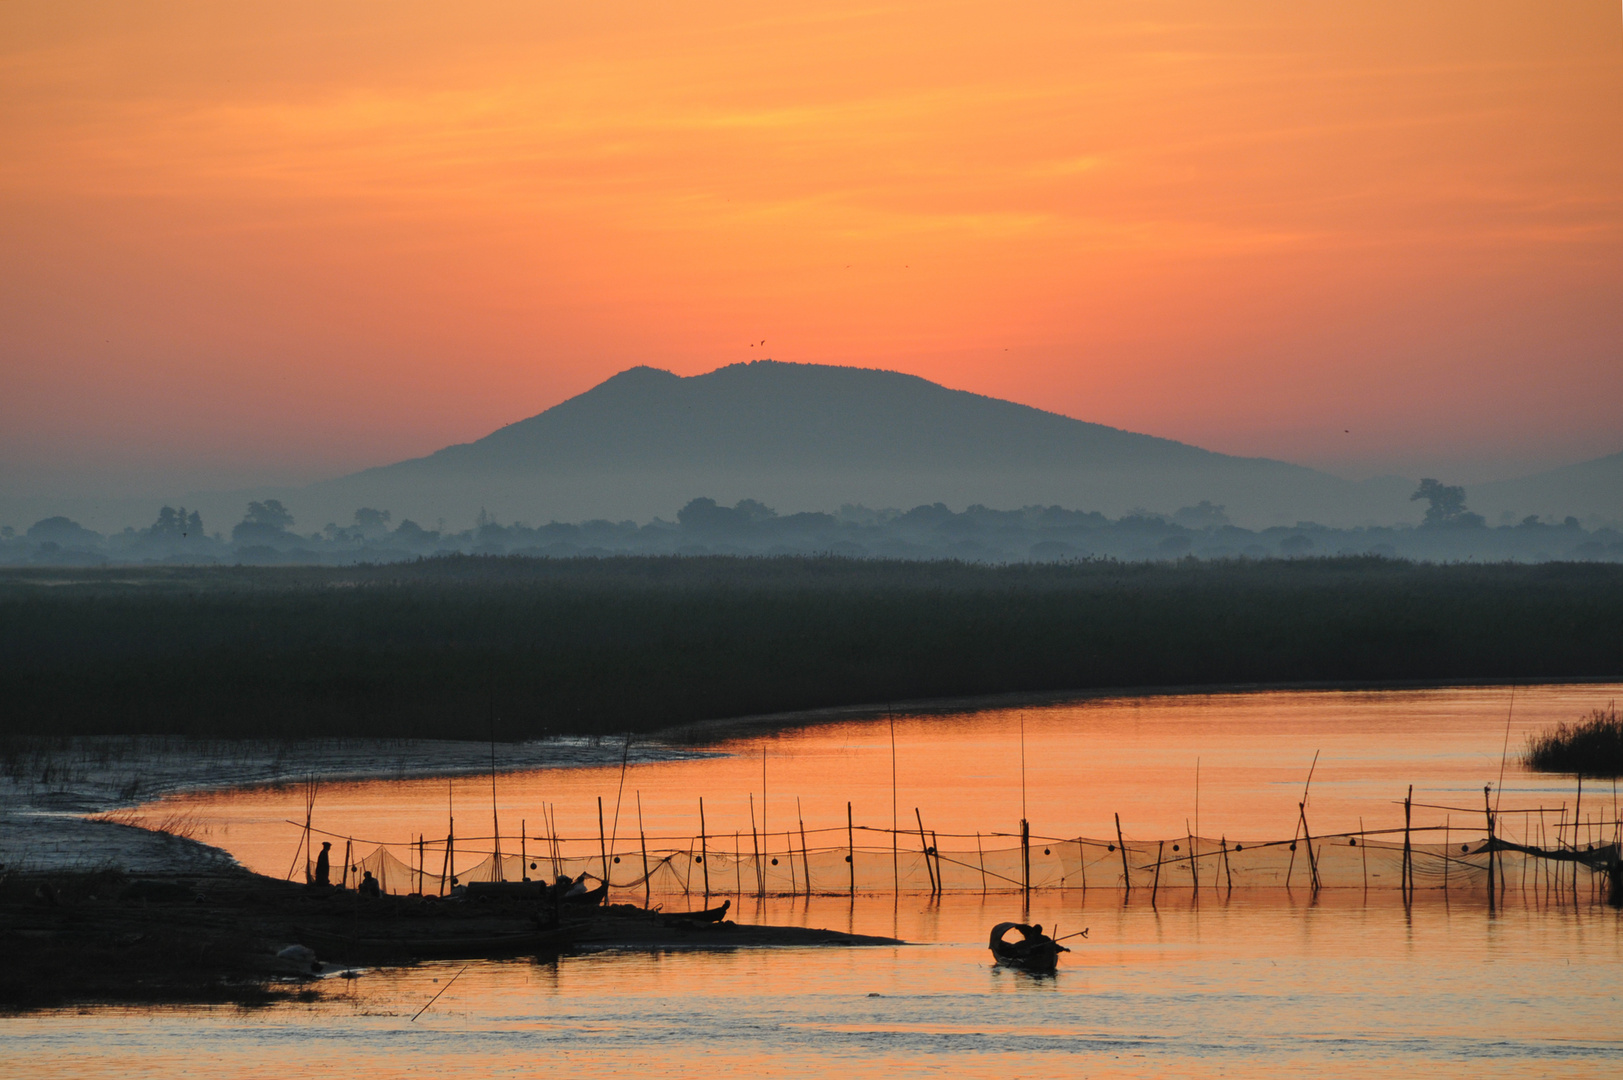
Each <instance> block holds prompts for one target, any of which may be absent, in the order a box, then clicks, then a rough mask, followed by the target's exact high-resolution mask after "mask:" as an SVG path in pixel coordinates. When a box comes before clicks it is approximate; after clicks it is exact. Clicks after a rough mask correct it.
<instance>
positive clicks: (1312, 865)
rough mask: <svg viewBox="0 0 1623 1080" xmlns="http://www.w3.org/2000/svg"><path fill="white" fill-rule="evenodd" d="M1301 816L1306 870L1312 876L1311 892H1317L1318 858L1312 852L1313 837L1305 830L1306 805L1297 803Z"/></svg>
mask: <svg viewBox="0 0 1623 1080" xmlns="http://www.w3.org/2000/svg"><path fill="white" fill-rule="evenodd" d="M1296 809H1297V811H1298V812H1299V813H1300V814H1301V815H1302V839H1303V840H1304V841H1305V842H1306V843H1307V868H1308V870H1309V871H1310V872H1311V873H1312V875H1313V891H1314V892H1318V891H1319V857H1318V856H1317V855H1316V854H1314V852H1313V835H1312V834H1311V833H1310V832H1308V830H1307V803H1305V802H1304V803H1298V804H1297V807H1296Z"/></svg>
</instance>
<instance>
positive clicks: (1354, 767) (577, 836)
mask: <svg viewBox="0 0 1623 1080" xmlns="http://www.w3.org/2000/svg"><path fill="white" fill-rule="evenodd" d="M1620 689H1623V687H1620V686H1618V685H1570V686H1542V687H1533V688H1519V689H1517V690H1516V691H1515V700H1514V704H1512V701H1511V696H1512V693H1511V691H1510V690H1509V689H1508V688H1503V687H1497V688H1465V689H1446V690H1414V691H1375V692H1327V691H1316V692H1269V693H1250V694H1224V695H1200V696H1173V697H1148V698H1133V699H1113V700H1100V701H1087V702H1079V703H1069V704H1061V705H1048V706H1043V707H1039V708H1029V709H1023V710H1016V709H998V710H981V711H972V712H965V713H961V714H950V715H938V716H898V717H897V718H896V721H895V740H896V759H895V760H896V765H895V768H896V785H897V793H896V802H895V810H896V815H897V820H898V823H899V824H900V826H901V827H902V828H904V829H905V828H913V827H914V826H915V822H916V821H917V818H916V817H915V812H916V813H917V814H918V815H919V816H921V817H922V818H923V821H924V824H925V826H926V828H927V829H930V830H933V831H935V832H937V833H939V834H940V835H941V836H942V837H943V841H942V843H943V847H945V846H946V845H947V840H946V837H948V835H949V834H962V835H964V836H966V837H973V836H974V834H976V833H977V832H979V833H983V834H993V833H1002V834H1011V833H1015V832H1017V831H1018V823H1019V820H1020V818H1021V814H1022V799H1024V802H1025V812H1026V815H1027V816H1028V817H1029V819H1030V821H1031V822H1032V829H1033V832H1034V833H1035V834H1036V835H1039V836H1054V837H1074V836H1079V835H1080V836H1089V837H1099V838H1106V837H1111V836H1112V835H1113V833H1114V829H1115V824H1114V817H1113V815H1116V814H1119V815H1120V817H1121V824H1122V828H1123V830H1124V832H1125V834H1126V835H1127V837H1128V839H1129V840H1132V839H1134V838H1138V839H1150V840H1154V839H1156V838H1172V837H1181V836H1183V835H1185V832H1186V829H1195V828H1196V827H1197V823H1198V829H1199V831H1200V833H1201V834H1202V835H1204V836H1208V837H1218V836H1226V837H1228V838H1230V839H1231V840H1235V839H1239V840H1244V841H1255V840H1266V839H1280V838H1288V836H1289V835H1290V834H1291V833H1292V831H1293V827H1294V826H1295V824H1296V817H1297V803H1298V801H1299V800H1300V799H1301V796H1302V791H1303V786H1304V783H1305V782H1306V780H1307V774H1308V769H1309V766H1310V764H1311V763H1312V761H1313V759H1314V755H1315V753H1317V754H1318V755H1319V756H1318V764H1317V767H1316V769H1315V771H1314V774H1313V781H1312V788H1311V793H1310V797H1309V800H1308V804H1307V813H1308V815H1309V818H1310V821H1311V823H1312V825H1313V827H1314V831H1315V833H1318V834H1322V833H1325V832H1333V831H1342V830H1349V831H1350V830H1354V829H1357V828H1359V827H1360V823H1362V824H1363V825H1365V826H1367V827H1368V828H1371V829H1377V828H1394V827H1398V826H1401V824H1402V820H1403V815H1402V809H1401V806H1400V805H1399V803H1400V801H1401V799H1402V798H1403V796H1404V794H1405V792H1406V791H1407V788H1408V786H1409V785H1410V784H1413V785H1414V789H1415V799H1416V801H1417V802H1420V803H1434V804H1439V805H1448V806H1457V807H1461V808H1464V809H1463V811H1462V812H1456V813H1447V812H1444V811H1429V810H1428V811H1422V812H1419V814H1418V815H1417V819H1416V820H1417V823H1419V822H1420V821H1426V822H1434V823H1436V824H1439V825H1440V824H1442V823H1443V822H1444V820H1445V819H1448V820H1451V821H1453V822H1455V823H1456V824H1458V825H1459V827H1460V828H1461V829H1462V830H1474V831H1476V832H1478V833H1480V832H1481V830H1482V814H1481V812H1480V811H1479V810H1477V809H1475V808H1478V807H1481V806H1482V805H1483V791H1482V789H1483V786H1484V785H1487V784H1493V785H1495V786H1497V785H1498V782H1499V777H1500V771H1501V767H1502V755H1503V752H1504V750H1505V747H1506V745H1507V725H1506V720H1507V714H1508V717H1509V721H1510V723H1509V728H1508V746H1509V759H1508V762H1506V763H1504V764H1503V768H1504V785H1503V794H1502V795H1497V796H1495V798H1496V799H1499V800H1502V804H1501V805H1502V808H1503V809H1505V810H1507V811H1508V810H1510V809H1512V808H1520V807H1524V806H1534V805H1542V806H1548V807H1559V806H1562V805H1563V804H1565V805H1566V806H1568V807H1569V808H1570V806H1571V804H1572V802H1573V799H1574V791H1573V790H1572V783H1571V781H1570V779H1568V778H1565V777H1559V776H1547V775H1540V774H1532V773H1528V772H1526V771H1525V770H1523V769H1521V768H1520V766H1519V765H1518V763H1517V755H1518V752H1519V751H1520V749H1521V747H1522V746H1523V744H1524V742H1525V738H1526V735H1527V733H1528V732H1530V731H1534V730H1537V729H1539V728H1542V727H1544V726H1546V725H1549V724H1552V723H1555V722H1557V721H1563V720H1572V719H1574V718H1576V717H1577V716H1580V715H1582V714H1584V713H1586V712H1587V711H1588V710H1589V709H1590V708H1593V707H1596V706H1598V705H1603V704H1605V703H1606V702H1607V701H1608V700H1610V699H1612V698H1614V697H1617V696H1619V691H1620ZM1022 725H1023V727H1024V741H1025V755H1024V759H1025V784H1024V793H1022V785H1021V749H1020V743H1021V729H1022ZM714 749H716V750H718V751H720V752H721V753H720V756H716V757H712V758H705V759H699V760H685V761H676V762H666V763H655V764H642V765H633V766H631V767H630V768H629V769H628V770H627V771H626V775H625V780H624V788H623V791H622V790H621V786H620V785H621V776H620V770H619V769H618V768H617V767H613V768H595V767H594V768H570V769H543V770H537V771H531V772H521V773H512V774H502V775H501V776H499V777H498V778H497V782H496V806H497V810H498V812H499V817H500V821H501V829H502V833H503V835H504V837H505V839H504V840H503V848H504V850H506V851H507V852H508V853H509V854H512V853H514V852H516V851H517V850H518V846H519V841H518V839H517V834H518V832H519V826H520V823H521V822H523V823H524V826H525V830H526V832H527V834H528V839H527V840H526V842H525V844H526V850H527V851H528V852H529V853H530V854H531V857H532V858H534V857H535V855H536V853H537V851H538V850H539V849H540V848H541V847H542V845H543V843H544V841H543V840H542V839H541V838H542V836H543V834H545V833H546V832H547V827H546V825H545V824H544V821H545V820H546V819H545V811H544V809H543V808H544V807H551V808H552V813H553V816H554V818H555V820H556V822H557V824H558V828H559V830H560V831H561V832H562V833H563V834H564V835H566V836H568V837H571V838H573V839H572V844H571V846H570V850H573V851H575V852H576V853H578V854H581V855H585V854H587V853H591V854H592V855H594V856H595V855H596V853H597V850H598V847H599V834H598V818H597V806H598V804H597V800H598V799H599V798H602V800H603V805H604V815H605V828H606V830H607V831H608V832H610V833H611V834H612V835H613V836H614V840H613V843H614V845H615V848H616V851H618V852H620V853H622V854H624V855H626V856H628V857H630V856H631V854H632V852H634V851H635V850H636V849H637V847H638V844H639V841H638V839H637V835H638V827H639V823H638V813H639V809H638V807H639V803H640V814H641V824H642V828H643V830H644V831H645V832H646V833H647V834H648V836H649V838H650V845H651V846H656V845H660V844H661V843H663V842H664V841H663V840H662V839H661V838H675V842H676V844H677V845H678V846H682V845H685V844H687V843H688V842H689V839H688V838H691V837H693V836H695V835H697V833H698V831H699V818H698V800H699V798H700V797H701V796H702V797H703V798H704V800H705V813H706V826H707V831H708V833H709V835H710V836H711V837H712V838H714V839H712V841H711V844H712V849H713V850H715V849H720V850H722V851H727V850H729V849H730V848H731V847H732V845H733V844H735V843H737V844H738V845H739V846H740V848H741V849H742V850H743V851H745V852H747V851H748V850H749V847H750V832H751V828H752V825H751V812H752V808H753V813H754V815H755V827H756V828H760V825H761V821H762V819H763V818H764V819H765V828H766V830H768V831H770V832H771V834H772V836H773V839H772V841H771V843H772V847H773V850H774V851H781V850H783V848H784V847H785V846H787V845H789V844H790V843H794V844H798V842H799V832H798V830H799V826H800V823H801V822H802V821H804V824H805V827H806V829H807V830H809V831H810V832H811V833H812V835H813V836H814V837H815V836H816V835H817V834H818V830H828V831H827V832H825V833H823V834H822V835H823V836H824V837H825V838H826V839H827V840H829V842H831V843H833V842H836V841H837V843H838V844H840V845H843V844H844V843H845V839H844V836H845V828H846V803H847V801H849V802H850V803H851V806H852V813H853V815H854V817H855V820H856V822H857V824H858V825H859V826H860V825H864V824H867V825H873V826H879V827H889V826H890V824H891V821H892V793H891V767H892V760H891V729H890V725H889V724H888V723H887V722H886V721H885V720H884V719H880V720H875V721H862V722H847V723H835V724H828V725H820V726H815V727H807V728H802V729H797V730H793V731H788V732H785V733H782V734H777V735H767V736H752V737H748V738H739V739H732V740H728V741H726V742H723V743H721V744H719V745H718V746H716V747H715V748H714ZM763 751H764V752H765V778H764V787H765V797H764V798H763V796H762V789H763V776H762V767H763V757H762V755H763ZM1197 762H1198V767H1199V799H1198V806H1197V800H1196V769H1197ZM617 802H618V804H619V813H618V819H617V820H616V812H615V807H616V803H617ZM448 804H449V807H448ZM1584 806H1585V808H1586V810H1585V816H1586V817H1589V816H1591V815H1592V816H1593V817H1594V819H1595V820H1594V822H1593V824H1592V825H1591V826H1590V829H1591V832H1590V833H1589V834H1588V835H1591V836H1593V838H1594V839H1596V840H1600V839H1601V838H1602V837H1603V836H1604V837H1605V838H1607V839H1609V838H1610V837H1611V835H1612V832H1611V830H1612V824H1611V823H1612V822H1614V821H1615V820H1616V794H1615V789H1614V787H1613V786H1612V785H1611V784H1609V783H1608V784H1607V785H1605V786H1604V787H1596V786H1595V785H1594V784H1591V785H1590V787H1589V790H1588V792H1587V793H1586V798H1585V802H1584ZM448 809H449V811H454V814H455V818H456V832H457V834H458V836H459V837H464V838H468V839H464V840H462V841H460V842H459V845H458V863H457V865H458V866H465V865H468V864H469V863H471V862H473V861H475V860H476V859H477V858H479V857H481V855H480V853H481V852H483V851H488V850H489V848H490V842H489V839H488V838H489V837H490V835H491V832H492V806H491V781H490V778H489V776H471V777H462V778H457V779H455V780H447V779H444V778H439V779H428V780H386V781H385V780H379V781H366V782H346V783H330V784H324V785H323V786H322V787H321V788H320V792H319V795H318V799H317V803H316V808H315V815H314V824H315V826H316V828H318V829H323V830H326V831H328V832H331V833H333V834H336V835H337V836H339V837H351V836H352V837H355V838H356V842H357V847H358V848H364V847H366V846H368V845H370V844H372V843H374V842H388V843H391V844H398V845H400V846H401V848H402V854H404V848H405V846H406V845H407V844H409V842H410V841H411V840H412V839H413V838H415V837H416V836H417V835H418V834H420V833H422V834H427V835H428V837H429V838H430V840H431V841H433V840H435V839H436V838H438V839H440V840H443V837H444V835H445V832H446V829H447V818H448V816H449V813H448ZM143 812H144V813H145V814H146V816H147V818H148V819H149V820H158V819H161V818H164V817H168V816H171V815H172V814H174V813H176V812H179V813H182V814H184V815H188V816H190V817H191V818H192V819H193V820H194V821H195V822H196V823H197V825H198V828H199V831H198V838H199V839H203V840H206V841H207V842H210V843H214V844H217V845H219V846H221V847H223V848H225V849H226V850H228V851H230V852H231V853H232V854H233V855H235V856H236V857H237V858H239V859H240V860H241V861H242V862H243V863H244V864H246V865H247V866H249V867H251V868H253V869H255V870H259V871H262V872H265V873H271V874H276V875H278V876H280V875H284V874H286V873H287V872H288V870H289V867H290V865H291V862H292V859H293V855H294V850H295V847H296V845H297V842H298V839H299V829H298V828H297V827H296V826H294V825H291V824H289V823H288V822H289V821H292V820H300V819H302V817H303V804H302V795H301V793H300V792H299V791H297V790H295V789H292V788H281V789H276V788H262V789H251V790H246V791H232V792H221V793H210V794H201V795H190V796H183V797H176V798H171V799H166V800H163V801H161V802H160V803H156V804H151V805H149V806H148V807H145V808H143ZM1554 820H1555V819H1554V815H1553V814H1552V815H1551V816H1550V819H1549V824H1550V825H1551V826H1552V827H1553V825H1554ZM1529 828H1532V829H1536V825H1534V824H1533V823H1531V821H1530V819H1523V818H1521V817H1519V816H1515V815H1511V814H1508V813H1507V815H1506V819H1505V824H1504V829H1507V830H1514V831H1517V832H1520V831H1521V830H1523V829H1529ZM785 830H790V831H792V832H793V834H794V835H793V836H792V837H789V836H786V835H785ZM735 834H736V836H737V839H735ZM477 838H482V839H477ZM1569 838H1570V837H1569ZM1532 839H1534V840H1535V841H1536V840H1537V839H1538V837H1537V836H1536V835H1534V836H1533V837H1532ZM869 842H870V843H873V842H875V841H872V840H870V841H869ZM883 842H884V843H888V840H886V841H883ZM960 842H963V843H968V844H970V845H972V844H973V843H974V841H973V840H972V839H971V840H967V841H960ZM1007 842H1008V841H1006V840H1005V841H1004V843H1005V844H1006V843H1007ZM817 843H818V841H817V840H816V839H814V840H813V846H814V847H815V846H816V845H817ZM858 843H859V845H861V844H862V843H863V841H862V840H861V839H860V838H859V841H858ZM987 843H988V844H989V845H991V844H993V843H995V841H994V840H992V838H991V837H990V836H988V839H987ZM342 846H343V844H342V841H340V844H339V847H340V849H342ZM834 887H836V888H838V887H840V883H834ZM715 891H717V892H724V891H731V886H730V885H727V884H724V883H717V884H716V887H715Z"/></svg>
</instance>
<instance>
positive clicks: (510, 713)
mask: <svg viewBox="0 0 1623 1080" xmlns="http://www.w3.org/2000/svg"><path fill="white" fill-rule="evenodd" d="M731 509H736V508H731ZM46 586H49V587H46ZM0 654H3V655H5V656H6V657H7V659H8V660H9V661H10V662H9V663H7V664H0V733H10V734H18V735H21V734H54V735H65V734H72V733H85V734H117V733H125V734H128V733H143V732H144V733H172V734H181V735H197V736H208V737H219V736H253V737H267V736H269V737H278V736H305V735H327V736H332V735H377V736H409V735H422V736H436V737H448V738H485V737H488V736H490V735H492V734H494V735H495V736H496V737H498V738H504V739H517V738H529V737H533V736H537V735H544V734H548V733H553V734H558V733H566V732H579V733H587V734H599V735H603V734H613V733H620V732H625V731H627V730H631V729H635V730H640V731H652V730H657V729H661V728H664V727H667V726H669V725H672V724H680V723H685V722H690V721H699V720H708V719H715V718H719V717H729V716H742V715H748V714H752V713H768V712H777V711H782V710H790V709H803V708H815V707H822V706H836V705H854V704H860V703H884V702H905V701H908V700H910V699H920V698H951V697H957V696H960V695H970V694H995V693H1007V692H1016V691H1029V692H1054V693H1067V692H1072V691H1077V690H1085V689H1090V688H1096V689H1105V688H1114V689H1122V688H1129V687H1147V686H1209V685H1219V684H1234V683H1301V682H1345V683H1356V684H1367V683H1369V682H1375V681H1385V680H1397V681H1403V680H1439V681H1455V682H1476V681H1481V680H1484V679H1488V680H1527V681H1550V680H1558V679H1566V678H1581V677H1600V678H1607V677H1609V678H1615V677H1616V676H1617V675H1618V674H1619V665H1620V664H1623V566H1618V565H1615V564H1579V563H1548V564H1543V565H1525V564H1523V565H1517V564H1496V565H1465V564H1456V565H1448V566H1442V565H1434V564H1424V563H1409V562H1399V561H1394V560H1389V559H1369V558H1349V559H1275V560H1269V561H1265V562H1264V561H1259V562H1250V561H1239V560H1236V561H1218V562H1203V561H1199V560H1178V561H1173V562H1111V561H1091V562H1069V563H1034V562H1026V563H1021V564H1016V565H1007V566H988V565H984V564H973V563H963V562H952V561H946V560H936V561H917V560H907V561H890V560H882V559H838V558H803V557H794V556H786V557H781V558H763V559H735V558H723V557H708V558H705V557H699V558H671V557H664V558H637V557H620V558H603V559H528V558H519V557H511V556H509V557H481V556H447V557H444V558H436V559H424V560H420V561H413V562H408V563H390V564H372V565H364V566H353V567H313V566H289V567H228V566H220V567H136V568H131V567H120V568H117V569H107V570H99V569H83V568H73V569H66V570H60V569H57V570H53V569H37V568H24V569H13V570H8V571H5V572H3V573H0ZM0 742H3V740H0ZM0 749H3V746H0Z"/></svg>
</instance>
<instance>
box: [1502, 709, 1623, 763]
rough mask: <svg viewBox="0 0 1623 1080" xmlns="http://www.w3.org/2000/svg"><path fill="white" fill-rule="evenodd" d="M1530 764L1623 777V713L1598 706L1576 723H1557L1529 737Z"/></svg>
mask: <svg viewBox="0 0 1623 1080" xmlns="http://www.w3.org/2000/svg"><path fill="white" fill-rule="evenodd" d="M1525 759H1526V761H1527V767H1528V768H1530V769H1538V770H1539V771H1541V772H1564V773H1573V774H1575V775H1579V776H1596V777H1604V776H1623V716H1619V715H1618V712H1617V706H1616V705H1613V706H1611V707H1610V708H1609V709H1596V710H1594V711H1593V712H1591V713H1590V714H1589V715H1588V716H1587V717H1585V718H1584V719H1582V720H1579V721H1578V722H1577V723H1575V724H1557V725H1556V726H1555V727H1553V728H1550V729H1549V730H1547V731H1541V732H1539V733H1538V734H1537V735H1533V736H1531V737H1530V738H1529V739H1528V740H1527V753H1526V754H1525Z"/></svg>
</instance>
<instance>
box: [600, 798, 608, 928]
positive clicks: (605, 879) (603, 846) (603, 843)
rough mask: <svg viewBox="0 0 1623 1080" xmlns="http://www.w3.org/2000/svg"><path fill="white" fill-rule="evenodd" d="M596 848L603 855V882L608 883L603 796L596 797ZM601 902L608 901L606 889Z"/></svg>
mask: <svg viewBox="0 0 1623 1080" xmlns="http://www.w3.org/2000/svg"><path fill="white" fill-rule="evenodd" d="M597 850H598V853H599V854H601V855H602V857H603V884H605V885H607V884H608V883H609V838H608V835H607V833H606V832H605V831H604V829H603V796H601V795H599V796H598V797H597ZM603 902H604V903H605V904H607V903H608V902H609V894H608V890H604V892H603Z"/></svg>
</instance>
